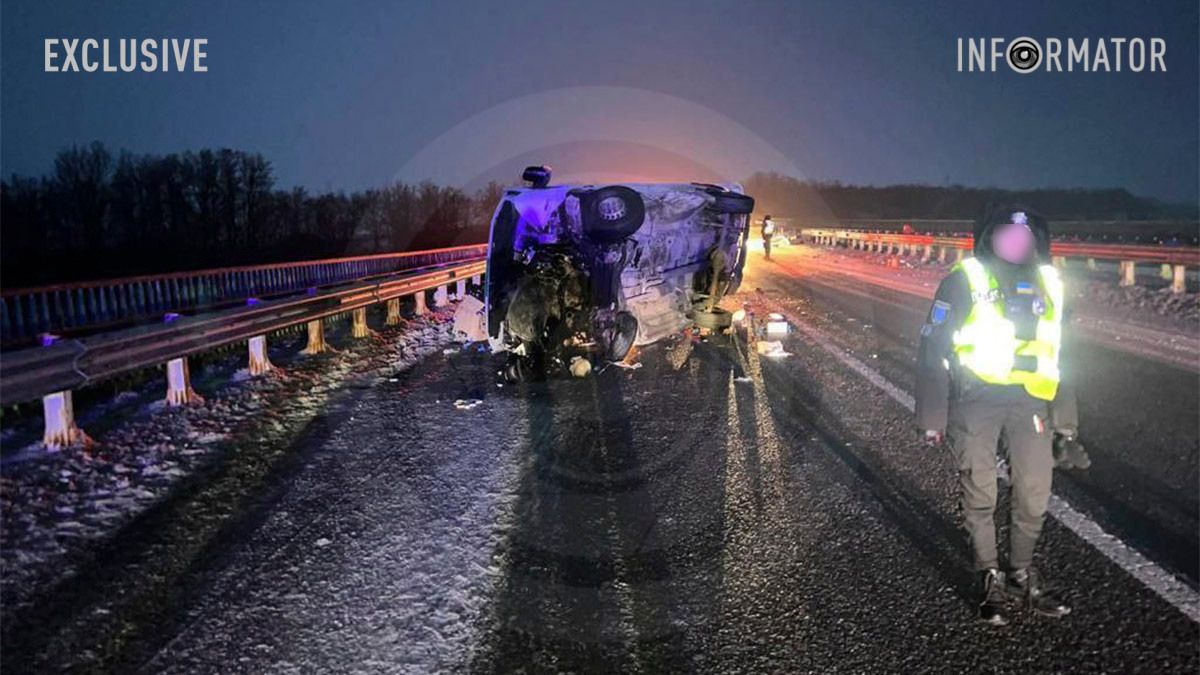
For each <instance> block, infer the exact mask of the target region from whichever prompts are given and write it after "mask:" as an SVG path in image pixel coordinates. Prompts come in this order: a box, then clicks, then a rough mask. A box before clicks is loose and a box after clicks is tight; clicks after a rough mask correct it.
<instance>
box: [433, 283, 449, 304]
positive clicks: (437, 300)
mask: <svg viewBox="0 0 1200 675" xmlns="http://www.w3.org/2000/svg"><path fill="white" fill-rule="evenodd" d="M448 304H450V294H449V293H448V292H447V291H446V286H445V285H444V284H443V285H441V286H438V287H437V288H436V289H435V290H434V291H433V306H434V307H445V306H446V305H448Z"/></svg>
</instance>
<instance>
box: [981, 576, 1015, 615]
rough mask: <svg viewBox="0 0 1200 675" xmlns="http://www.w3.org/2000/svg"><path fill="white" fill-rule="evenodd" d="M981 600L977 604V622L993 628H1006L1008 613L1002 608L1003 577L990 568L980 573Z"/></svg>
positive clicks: (1003, 597) (1003, 598)
mask: <svg viewBox="0 0 1200 675" xmlns="http://www.w3.org/2000/svg"><path fill="white" fill-rule="evenodd" d="M979 578H980V586H981V588H982V591H983V599H982V601H981V602H980V603H979V620H980V621H984V622H986V623H990V624H991V625H993V626H1007V625H1008V613H1007V612H1006V611H1005V607H1004V600H1005V596H1004V575H1003V574H1001V573H1000V570H998V569H995V568H992V569H988V570H984V571H983V572H980V575H979Z"/></svg>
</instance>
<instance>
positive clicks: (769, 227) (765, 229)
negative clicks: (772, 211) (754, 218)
mask: <svg viewBox="0 0 1200 675" xmlns="http://www.w3.org/2000/svg"><path fill="white" fill-rule="evenodd" d="M774 236H775V221H774V220H771V216H770V215H766V216H763V221H762V241H763V251H765V252H766V258H767V260H770V259H771V238H772V237H774Z"/></svg>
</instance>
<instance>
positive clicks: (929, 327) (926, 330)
mask: <svg viewBox="0 0 1200 675" xmlns="http://www.w3.org/2000/svg"><path fill="white" fill-rule="evenodd" d="M930 335H933V324H931V323H927V324H925V325H923V326H921V337H929V336H930Z"/></svg>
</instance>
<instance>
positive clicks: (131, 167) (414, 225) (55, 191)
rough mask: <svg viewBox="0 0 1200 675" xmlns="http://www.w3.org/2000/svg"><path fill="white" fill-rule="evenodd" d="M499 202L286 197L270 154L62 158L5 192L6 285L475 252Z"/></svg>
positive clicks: (380, 194)
mask: <svg viewBox="0 0 1200 675" xmlns="http://www.w3.org/2000/svg"><path fill="white" fill-rule="evenodd" d="M499 196H500V187H499V186H496V185H490V186H488V187H487V188H485V189H482V190H480V191H479V192H478V193H475V194H467V193H465V192H463V191H462V190H459V189H455V188H447V187H440V186H437V185H433V184H431V183H422V184H420V185H407V184H394V185H390V186H388V187H384V188H379V189H370V190H365V191H361V192H354V193H350V194H347V193H344V192H327V193H319V194H314V193H309V192H308V191H306V190H304V189H302V188H293V189H291V190H283V189H277V188H276V187H275V179H274V176H273V174H272V170H271V164H270V163H269V162H268V161H267V160H266V159H264V158H263V156H262V155H259V154H255V153H247V152H241V151H237V150H227V149H226V150H201V151H199V152H184V153H178V154H169V155H134V154H131V153H128V152H124V151H123V152H121V153H119V154H117V155H116V156H114V155H113V154H112V153H111V152H110V151H109V150H108V149H107V148H105V147H104V146H103V145H101V144H100V143H94V144H92V145H90V146H87V147H73V148H70V149H68V150H64V151H62V152H60V153H59V154H58V156H57V158H56V159H55V162H54V169H53V171H52V172H51V173H50V174H49V175H47V176H44V177H41V178H31V177H20V176H15V175H14V176H12V177H11V178H10V179H8V180H5V181H3V183H0V225H2V228H3V229H2V232H0V242H2V245H0V284H3V285H4V286H6V287H9V288H12V287H16V286H27V285H35V284H42V283H48V282H58V281H71V280H80V279H93V278H104V277H114V276H128V275H134V274H148V273H155V272H163V271H172V270H187V269H199V268H207V267H225V266H229V265H237V264H251V263H263V262H275V261H285V260H303V259H311V258H322V257H332V256H343V255H355V254H360V253H375V252H386V251H402V250H410V249H420V248H431V247H440V246H451V245H456V244H463V243H477V242H482V241H485V240H486V238H487V223H488V220H489V219H490V216H491V212H492V210H493V209H494V208H495V205H496V202H497V201H498V199H499Z"/></svg>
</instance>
